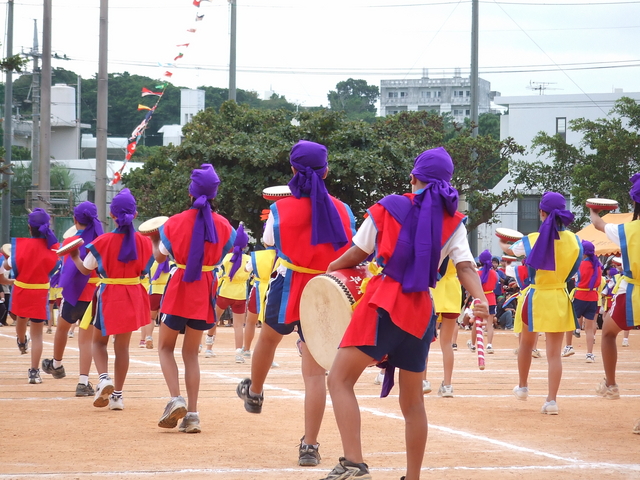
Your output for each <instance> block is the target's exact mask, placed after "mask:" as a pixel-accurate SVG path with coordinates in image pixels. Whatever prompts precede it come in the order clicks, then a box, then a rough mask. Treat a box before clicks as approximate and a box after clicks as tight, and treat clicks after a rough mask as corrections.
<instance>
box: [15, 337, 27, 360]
mask: <svg viewBox="0 0 640 480" xmlns="http://www.w3.org/2000/svg"><path fill="white" fill-rule="evenodd" d="M16 343H17V344H18V350H20V353H21V354H22V355H24V354H25V353H27V350H28V349H29V336H28V335H27V336H26V337H25V340H24V343H20V340H19V339H18V337H16Z"/></svg>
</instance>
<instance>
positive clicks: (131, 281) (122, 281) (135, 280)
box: [100, 277, 141, 285]
mask: <svg viewBox="0 0 640 480" xmlns="http://www.w3.org/2000/svg"><path fill="white" fill-rule="evenodd" d="M100 283H101V284H103V285H140V283H141V280H140V277H130V278H101V279H100Z"/></svg>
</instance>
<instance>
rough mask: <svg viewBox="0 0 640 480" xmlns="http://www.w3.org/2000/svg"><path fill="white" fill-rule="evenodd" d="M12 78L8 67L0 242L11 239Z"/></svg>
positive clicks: (9, 32) (10, 23) (10, 5)
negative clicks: (4, 187)
mask: <svg viewBox="0 0 640 480" xmlns="http://www.w3.org/2000/svg"><path fill="white" fill-rule="evenodd" d="M12 56H13V0H7V58H9V57H12ZM12 104H13V78H12V72H11V70H10V69H7V71H6V83H5V86H4V150H5V154H4V173H3V175H2V180H3V182H5V183H6V189H5V190H4V192H2V222H1V223H0V226H2V234H1V235H0V236H1V237H2V243H3V244H5V243H9V240H10V239H11V175H9V172H10V171H11V143H12V142H11V141H12V138H11V133H12V130H13V128H12V125H11V113H12V111H13V108H12V106H13V105H12Z"/></svg>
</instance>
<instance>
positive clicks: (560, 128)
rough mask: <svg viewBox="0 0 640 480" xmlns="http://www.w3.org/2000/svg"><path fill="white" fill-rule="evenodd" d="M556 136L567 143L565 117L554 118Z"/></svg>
mask: <svg viewBox="0 0 640 480" xmlns="http://www.w3.org/2000/svg"><path fill="white" fill-rule="evenodd" d="M556 135H560V137H561V138H562V140H563V141H565V142H566V141H567V117H556Z"/></svg>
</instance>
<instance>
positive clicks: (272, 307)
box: [264, 275, 304, 342]
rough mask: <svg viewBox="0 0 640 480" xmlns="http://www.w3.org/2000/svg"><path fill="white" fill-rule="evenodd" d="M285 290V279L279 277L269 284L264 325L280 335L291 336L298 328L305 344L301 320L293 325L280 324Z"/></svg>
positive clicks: (292, 323)
mask: <svg viewBox="0 0 640 480" xmlns="http://www.w3.org/2000/svg"><path fill="white" fill-rule="evenodd" d="M283 289H284V277H283V276H282V275H277V276H276V278H274V279H273V280H272V281H271V282H270V283H269V291H268V292H267V299H266V303H267V307H266V310H265V311H264V323H266V324H267V325H269V326H270V327H271V328H273V329H274V330H275V331H276V332H278V333H279V334H280V335H289V334H290V333H293V332H294V331H295V330H296V327H298V328H297V331H298V335H299V336H300V339H301V340H302V341H303V342H304V335H302V328H301V327H300V320H296V321H295V322H291V323H278V320H279V319H280V307H281V305H282V291H283Z"/></svg>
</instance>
